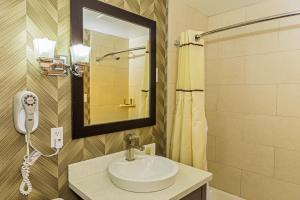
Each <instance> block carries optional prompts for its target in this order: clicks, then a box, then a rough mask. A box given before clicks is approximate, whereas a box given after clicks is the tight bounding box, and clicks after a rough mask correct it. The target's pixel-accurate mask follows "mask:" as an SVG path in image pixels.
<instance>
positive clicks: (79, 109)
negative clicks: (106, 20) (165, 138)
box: [71, 0, 156, 139]
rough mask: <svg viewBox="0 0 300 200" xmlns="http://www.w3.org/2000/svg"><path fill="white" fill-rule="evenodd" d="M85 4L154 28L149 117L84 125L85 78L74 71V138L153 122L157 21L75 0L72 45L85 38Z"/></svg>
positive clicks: (86, 0) (91, 2) (73, 4)
mask: <svg viewBox="0 0 300 200" xmlns="http://www.w3.org/2000/svg"><path fill="white" fill-rule="evenodd" d="M83 8H87V9H90V10H94V11H99V12H102V13H104V14H107V15H110V16H113V17H116V18H119V19H122V20H125V21H128V22H132V23H135V24H137V25H141V26H144V27H147V28H149V30H150V50H151V51H150V52H151V54H150V59H149V60H150V73H149V74H150V78H149V85H150V90H149V117H148V118H141V119H134V120H126V121H119V122H111V123H105V124H98V125H90V126H84V99H83V98H84V97H83V78H78V77H75V76H74V75H72V138H73V139H77V138H84V137H89V136H95V135H102V134H107V133H112V132H117V131H123V130H129V129H135V128H141V127H147V126H153V125H155V123H156V22H155V21H153V20H150V19H148V18H145V17H142V16H140V15H136V14H134V13H131V12H128V11H126V10H123V9H120V8H117V7H114V6H111V5H109V4H106V3H103V2H100V1H98V0H71V28H72V31H71V33H72V45H75V44H82V42H83Z"/></svg>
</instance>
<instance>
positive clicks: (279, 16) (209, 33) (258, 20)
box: [175, 10, 300, 46]
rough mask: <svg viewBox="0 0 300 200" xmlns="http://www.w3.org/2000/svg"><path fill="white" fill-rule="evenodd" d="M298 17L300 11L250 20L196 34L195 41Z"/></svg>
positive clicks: (177, 43)
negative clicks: (268, 22) (221, 33)
mask: <svg viewBox="0 0 300 200" xmlns="http://www.w3.org/2000/svg"><path fill="white" fill-rule="evenodd" d="M296 15H300V10H297V11H293V12H286V13H282V14H278V15H271V16H268V17H263V18H260V19H254V20H249V21H246V22H241V23H237V24H233V25H229V26H225V27H222V28H218V29H214V30H211V31H207V32H204V33H201V34H196V35H195V40H196V41H197V40H199V39H200V38H203V37H205V36H207V35H211V34H215V33H219V32H223V31H227V30H231V29H235V28H239V27H243V26H248V25H252V24H257V23H261V22H266V21H271V20H275V19H280V18H286V17H292V16H296ZM175 45H176V46H178V45H179V42H178V41H175Z"/></svg>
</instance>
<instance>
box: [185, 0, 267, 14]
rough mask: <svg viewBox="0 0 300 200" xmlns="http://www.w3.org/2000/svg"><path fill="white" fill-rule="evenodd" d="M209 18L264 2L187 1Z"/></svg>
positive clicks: (257, 0) (233, 0)
mask: <svg viewBox="0 0 300 200" xmlns="http://www.w3.org/2000/svg"><path fill="white" fill-rule="evenodd" d="M185 1H186V2H187V3H188V4H189V5H190V6H191V7H194V8H196V9H198V10H200V12H202V13H203V14H205V15H207V16H212V15H216V14H220V13H223V12H226V11H230V10H233V9H237V8H241V7H244V6H248V5H251V4H255V3H258V2H260V1H263V0H185Z"/></svg>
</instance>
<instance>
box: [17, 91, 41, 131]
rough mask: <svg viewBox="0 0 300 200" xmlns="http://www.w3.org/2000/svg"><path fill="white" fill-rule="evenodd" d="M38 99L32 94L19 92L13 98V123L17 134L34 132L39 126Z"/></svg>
mask: <svg viewBox="0 0 300 200" xmlns="http://www.w3.org/2000/svg"><path fill="white" fill-rule="evenodd" d="M38 102H39V99H38V97H37V96H36V94H34V93H33V92H29V91H21V92H18V93H17V94H16V95H15V98H14V122H15V128H16V130H17V131H18V132H19V133H22V134H26V133H27V132H28V131H29V132H30V133H32V132H34V131H35V130H36V129H37V128H38V124H39V112H38V110H39V103H38Z"/></svg>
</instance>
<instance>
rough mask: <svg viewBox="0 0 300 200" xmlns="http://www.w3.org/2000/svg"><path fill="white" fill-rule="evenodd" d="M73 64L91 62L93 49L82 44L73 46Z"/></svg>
mask: <svg viewBox="0 0 300 200" xmlns="http://www.w3.org/2000/svg"><path fill="white" fill-rule="evenodd" d="M70 50H71V57H72V63H88V62H90V52H91V47H88V46H84V45H82V44H77V45H73V46H72V47H71V48H70Z"/></svg>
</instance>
